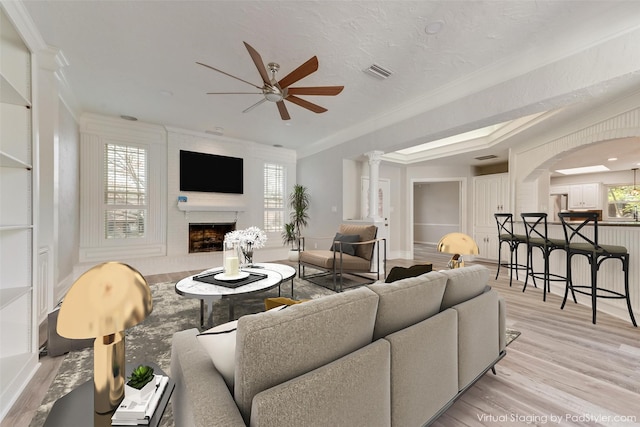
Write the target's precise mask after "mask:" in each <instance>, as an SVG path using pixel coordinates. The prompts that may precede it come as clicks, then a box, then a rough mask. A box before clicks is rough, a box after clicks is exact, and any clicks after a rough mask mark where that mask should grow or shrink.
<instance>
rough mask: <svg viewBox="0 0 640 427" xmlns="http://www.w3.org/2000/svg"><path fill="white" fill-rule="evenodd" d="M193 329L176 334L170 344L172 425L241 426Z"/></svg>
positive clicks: (195, 330) (225, 388)
mask: <svg viewBox="0 0 640 427" xmlns="http://www.w3.org/2000/svg"><path fill="white" fill-rule="evenodd" d="M198 333H199V331H198V330H197V329H195V328H194V329H188V330H185V331H180V332H176V333H175V334H174V335H173V339H172V342H171V378H172V379H173V380H174V381H175V382H176V388H175V391H174V393H173V395H172V397H171V407H172V409H173V416H174V419H175V425H177V426H181V427H210V426H225V427H235V426H238V427H245V423H244V421H243V419H242V416H241V415H240V411H239V410H238V407H237V406H236V403H235V401H234V399H233V396H232V395H231V392H230V391H229V389H228V388H227V384H226V383H225V382H224V379H223V378H222V375H220V373H219V372H218V371H217V370H216V368H215V367H214V366H213V362H212V361H211V358H210V357H209V355H208V354H207V352H206V351H205V350H204V349H203V348H202V346H201V345H200V343H198V340H197V339H196V336H197V335H198Z"/></svg>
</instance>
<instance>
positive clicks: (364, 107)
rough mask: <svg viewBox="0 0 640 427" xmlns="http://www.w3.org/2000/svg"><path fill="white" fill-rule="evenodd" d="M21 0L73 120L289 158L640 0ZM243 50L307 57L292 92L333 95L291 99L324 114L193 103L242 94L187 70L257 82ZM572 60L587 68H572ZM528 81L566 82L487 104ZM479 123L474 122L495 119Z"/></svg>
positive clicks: (573, 48)
mask: <svg viewBox="0 0 640 427" xmlns="http://www.w3.org/2000/svg"><path fill="white" fill-rule="evenodd" d="M24 4H25V5H26V10H27V11H28V13H29V15H30V16H31V18H32V19H33V21H34V23H35V26H36V27H37V29H38V31H39V33H40V34H41V35H42V38H43V39H44V41H45V42H46V44H48V45H50V46H53V47H56V48H59V49H60V51H61V53H62V56H63V57H64V58H65V59H66V61H67V63H68V64H67V65H65V66H63V67H62V68H61V69H60V73H59V74H60V75H61V76H62V78H63V81H64V82H65V83H66V89H67V90H66V92H65V93H64V95H63V96H64V99H65V102H66V103H67V104H68V105H69V106H70V107H71V108H72V109H73V110H74V112H75V113H76V114H78V115H80V114H82V113H85V112H89V113H99V114H105V115H110V116H120V115H130V116H135V117H137V118H138V119H139V120H140V121H144V122H149V123H157V124H162V125H166V126H170V127H177V128H184V129H189V130H193V131H200V132H204V131H207V130H214V129H215V128H216V127H220V128H223V131H224V135H225V136H226V137H231V138H238V139H243V140H250V141H255V142H258V143H262V144H268V145H275V144H279V145H282V146H284V147H286V148H290V149H295V150H298V151H299V152H304V150H308V149H309V147H312V146H314V147H316V150H319V149H322V147H323V146H331V145H336V144H339V143H344V142H348V141H350V140H353V139H357V138H359V137H362V136H364V135H367V134H369V133H370V132H372V131H375V130H377V129H380V128H381V127H382V126H387V125H393V124H394V123H399V122H401V121H402V120H407V119H409V118H412V117H419V115H420V114H425V113H426V112H429V111H430V110H432V109H435V108H437V107H440V106H442V105H443V104H445V103H446V102H447V101H446V98H447V96H448V97H449V99H450V100H452V99H456V100H461V99H464V96H465V95H466V94H470V93H476V92H479V91H482V90H489V89H490V88H492V87H494V86H497V85H499V84H500V83H501V82H503V81H505V80H507V79H512V78H514V77H517V76H525V75H526V74H527V73H528V72H531V71H532V70H536V69H541V68H542V67H545V66H547V65H548V64H550V63H553V62H554V61H558V60H560V59H561V58H563V57H565V56H568V55H572V54H575V53H576V52H580V51H581V50H583V49H588V48H589V47H592V46H594V45H597V44H598V43H602V42H603V41H606V40H610V39H612V38H614V37H617V36H619V35H620V34H623V33H625V32H629V31H632V30H635V29H638V28H639V25H640V19H638V17H640V2H637V1H616V0H602V1H562V0H551V1H549V0H537V1H533V0H530V1H516V0H508V1H497V0H496V1H493V0H492V1H450V0H442V1H435V0H434V1H366V2H363V1H235V0H234V1H213V0H209V1H205V0H200V1H184V0H181V1H178V0H174V1H100V0H95V1H77V0H74V1H63V0H55V1H36V0H26V1H24ZM438 22H441V23H442V24H443V27H442V30H441V31H440V32H439V33H438V34H435V35H429V34H427V33H426V32H425V28H426V27H427V26H428V25H430V24H433V23H438ZM243 41H244V42H247V43H249V44H250V45H251V46H253V47H254V48H255V49H256V50H257V51H258V52H259V53H260V54H261V56H262V59H263V60H264V62H265V63H268V62H277V63H279V64H280V67H281V68H280V73H279V76H280V78H281V77H283V76H284V75H286V74H287V73H289V72H290V71H292V70H293V69H295V68H296V67H297V66H299V65H300V64H302V63H303V62H304V61H306V60H308V59H309V58H310V57H312V56H314V55H316V56H317V57H318V60H319V69H318V71H317V72H315V73H313V74H311V75H310V76H308V77H306V78H304V79H303V80H301V81H299V82H298V83H296V84H295V85H293V86H323V85H344V86H345V89H344V91H343V92H342V93H341V94H339V95H338V96H333V97H332V96H301V97H302V98H305V99H307V100H309V101H311V102H314V103H317V104H319V105H321V106H323V107H325V108H327V109H328V110H329V111H328V112H326V113H323V114H315V113H312V112H310V111H307V110H305V109H303V108H301V107H299V106H297V105H294V104H292V103H288V102H287V107H288V110H289V114H290V115H291V120H289V121H286V122H285V121H283V120H281V119H280V116H279V114H278V111H277V108H276V106H275V105H274V104H272V103H271V102H265V103H263V104H261V105H260V106H258V107H257V108H255V109H252V110H251V111H250V112H247V113H242V111H243V110H244V109H246V108H247V107H249V106H251V105H252V104H254V103H256V102H257V101H258V100H260V99H261V95H206V92H218V91H220V92H225V91H247V90H251V87H250V86H249V85H247V84H245V83H243V82H240V81H238V80H235V79H232V78H230V77H228V76H225V75H222V74H220V73H216V72H215V71H212V70H209V69H207V68H205V67H202V66H200V65H197V64H196V61H199V62H204V63H206V64H209V65H211V66H213V67H216V68H218V69H221V70H224V71H226V72H228V73H230V74H232V75H234V76H237V77H239V78H241V79H244V80H247V81H249V82H255V84H258V85H259V82H260V80H261V79H260V76H259V74H258V72H257V71H256V68H255V66H254V64H253V63H252V60H251V58H250V56H249V54H248V53H247V51H246V49H245V47H244V45H243ZM373 63H376V64H379V65H381V66H383V67H385V68H388V69H389V70H392V71H393V75H392V76H391V77H390V78H388V79H387V80H379V79H376V78H374V77H372V76H370V75H368V74H366V73H364V72H363V70H364V69H365V68H367V67H369V66H370V65H371V64H373ZM576 65H577V66H580V67H583V71H588V70H584V64H576ZM594 74H595V72H594ZM563 80H566V81H563ZM540 84H543V85H547V86H554V85H560V84H563V85H566V86H567V87H571V76H569V75H567V76H559V78H558V79H557V80H553V81H548V82H542V83H540V82H538V83H537V85H538V86H536V85H532V86H531V87H529V88H527V87H525V88H522V87H520V88H517V90H516V91H515V92H514V93H504V95H500V96H504V97H505V104H509V105H511V104H514V102H513V100H514V99H517V98H518V97H519V96H520V95H523V94H524V93H522V91H527V90H530V91H535V90H536V88H537V87H540V86H539V85H540ZM630 85H631V86H630ZM639 87H640V86H638V76H637V75H630V76H628V77H625V78H618V79H617V80H616V83H615V85H613V84H611V83H610V82H601V85H600V89H598V90H589V91H588V93H587V94H586V95H585V93H584V92H582V93H580V94H579V95H578V94H576V95H571V93H570V90H569V89H567V91H566V92H563V93H566V94H565V96H563V97H562V98H561V99H560V98H558V99H552V100H551V99H550V100H547V102H545V103H539V105H537V106H535V109H536V111H533V110H534V108H532V107H531V105H528V106H526V107H527V108H525V105H522V106H518V105H514V106H513V107H510V108H511V109H510V110H509V111H510V114H504V115H503V118H508V119H513V118H516V117H519V115H517V114H518V111H519V107H521V109H522V113H520V115H525V113H526V114H531V113H540V112H544V111H546V110H550V109H553V108H557V107H565V106H567V105H570V104H572V103H576V104H578V103H579V104H580V105H581V106H582V108H587V106H586V103H587V102H589V101H591V100H596V101H598V102H603V101H604V100H606V99H607V98H606V96H607V94H608V93H610V91H611V89H614V90H616V91H618V92H619V93H625V92H628V91H629V90H631V89H633V90H635V91H637V90H638V88H639ZM488 88H489V89H488ZM576 89H580V88H576ZM518 90H519V91H520V92H518ZM503 92H504V90H503ZM443 100H444V101H443ZM496 103H498V104H499V100H498V101H496ZM483 108H485V106H484V105H469V106H468V109H469V110H472V109H473V110H478V111H481V110H482V109H483ZM464 113H465V114H470V113H467V112H466V111H465V112H464ZM490 120H491V119H490V118H486V120H485V123H477V126H476V127H483V126H485V125H490V124H494V123H498V121H493V122H488V121H490ZM496 120H497V119H496ZM500 121H504V120H500ZM473 126H475V125H474V124H469V125H468V126H466V128H465V129H458V128H459V126H457V127H456V126H453V124H452V126H451V127H450V128H449V129H445V128H444V125H443V129H441V130H438V132H436V131H435V130H434V131H432V130H431V129H430V128H427V126H425V129H424V131H423V133H424V137H425V138H426V139H425V141H424V142H426V141H429V140H432V139H435V135H439V136H440V137H444V136H450V135H451V134H454V133H460V132H462V131H467V130H471V128H473ZM434 132H436V133H434ZM418 139H419V138H418ZM415 143H416V137H415V136H412V137H411V138H408V137H407V138H406V139H403V138H402V137H398V140H397V141H393V147H394V149H396V148H405V147H407V146H409V145H412V144H415ZM371 148H374V149H375V148H376V147H371ZM506 148H508V144H507V143H503V144H501V145H499V146H492V147H490V149H487V150H485V151H487V152H492V153H498V154H499V155H500V156H503V157H504V155H505V153H506ZM386 151H389V150H388V149H387V150H386ZM480 154H482V152H478V153H477V154H476V155H480ZM639 160H640V159H639ZM469 161H471V160H469Z"/></svg>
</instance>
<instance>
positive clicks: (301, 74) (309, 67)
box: [278, 56, 318, 89]
mask: <svg viewBox="0 0 640 427" xmlns="http://www.w3.org/2000/svg"><path fill="white" fill-rule="evenodd" d="M317 70H318V58H317V57H316V56H314V57H313V58H311V59H309V60H308V61H307V62H305V63H304V64H302V65H301V66H299V67H298V68H296V69H295V70H293V71H292V72H290V73H289V74H287V75H286V76H284V77H283V78H282V80H280V81H279V82H278V84H279V85H280V87H281V88H282V89H284V88H286V87H289V86H290V85H292V84H294V83H295V82H297V81H298V80H300V79H303V78H305V77H307V76H308V75H309V74H311V73H313V72H315V71H317Z"/></svg>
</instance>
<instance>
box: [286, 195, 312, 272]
mask: <svg viewBox="0 0 640 427" xmlns="http://www.w3.org/2000/svg"><path fill="white" fill-rule="evenodd" d="M289 207H290V208H291V214H290V219H291V222H290V223H288V224H285V226H284V230H283V232H282V240H283V242H284V243H285V244H291V250H290V251H289V260H290V261H297V260H298V255H299V252H300V247H299V242H300V237H301V236H302V228H303V227H306V226H307V221H308V220H309V213H308V211H309V192H308V190H307V187H305V186H304V185H299V184H296V185H294V186H293V191H292V192H291V194H290V195H289ZM292 258H293V259H292Z"/></svg>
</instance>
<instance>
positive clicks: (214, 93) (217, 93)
mask: <svg viewBox="0 0 640 427" xmlns="http://www.w3.org/2000/svg"><path fill="white" fill-rule="evenodd" d="M207 95H262V92H207Z"/></svg>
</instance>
